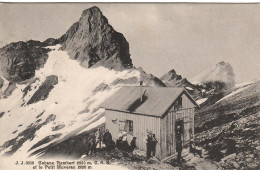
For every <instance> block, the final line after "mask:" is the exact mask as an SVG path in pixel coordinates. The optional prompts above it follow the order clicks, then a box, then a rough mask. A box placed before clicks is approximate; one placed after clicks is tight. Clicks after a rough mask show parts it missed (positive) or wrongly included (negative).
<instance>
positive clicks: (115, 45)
mask: <svg viewBox="0 0 260 170" xmlns="http://www.w3.org/2000/svg"><path fill="white" fill-rule="evenodd" d="M59 42H60V43H61V44H62V50H65V51H67V52H68V54H69V55H70V57H71V58H72V59H76V60H77V61H79V62H80V64H81V65H82V66H84V67H86V68H89V67H92V66H93V65H97V66H99V65H102V66H105V67H108V68H112V69H121V68H132V65H133V64H132V60H131V58H130V54H129V44H128V42H127V41H126V39H125V37H124V36H123V34H121V33H119V32H117V31H115V30H114V29H113V27H112V26H111V25H109V23H108V20H107V18H106V17H105V16H103V14H102V12H101V11H100V9H99V8H97V7H92V8H89V9H86V10H85V11H83V13H82V15H81V17H80V19H79V21H78V22H76V23H74V24H73V25H72V26H71V27H70V29H69V30H68V31H67V32H66V33H65V34H64V35H63V36H62V37H61V38H60V39H59Z"/></svg>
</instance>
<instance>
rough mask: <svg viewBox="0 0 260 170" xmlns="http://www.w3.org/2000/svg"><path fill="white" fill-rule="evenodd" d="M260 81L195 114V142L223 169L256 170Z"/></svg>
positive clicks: (257, 160) (258, 161) (258, 162)
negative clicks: (240, 169) (241, 169)
mask: <svg viewBox="0 0 260 170" xmlns="http://www.w3.org/2000/svg"><path fill="white" fill-rule="evenodd" d="M259 118H260V81H258V82H255V83H252V84H250V85H248V86H246V87H241V88H240V89H237V90H236V91H235V92H232V93H230V95H227V96H225V97H224V98H222V99H221V100H219V101H218V102H216V103H215V104H213V105H211V106H207V107H204V108H202V109H200V110H198V111H197V112H196V113H195V132H196V135H195V141H196V143H197V144H198V145H200V146H202V147H203V148H204V149H205V150H206V151H207V154H206V156H207V158H208V159H211V160H213V161H216V164H218V165H219V166H221V167H222V168H224V169H238V168H245V169H259V167H260V160H259V156H258V155H259V153H260V150H259V131H260V129H259V124H260V122H259V120H260V119H259Z"/></svg>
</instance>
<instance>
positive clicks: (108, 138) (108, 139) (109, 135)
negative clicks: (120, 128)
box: [103, 129, 112, 147]
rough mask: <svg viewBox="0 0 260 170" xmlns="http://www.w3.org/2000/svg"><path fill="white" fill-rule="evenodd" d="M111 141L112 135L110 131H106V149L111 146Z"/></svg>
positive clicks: (104, 141)
mask: <svg viewBox="0 0 260 170" xmlns="http://www.w3.org/2000/svg"><path fill="white" fill-rule="evenodd" d="M111 141H112V135H111V133H110V132H109V130H108V129H106V132H105V134H104V137H103V143H104V144H105V145H106V147H108V146H109V145H110V143H111Z"/></svg>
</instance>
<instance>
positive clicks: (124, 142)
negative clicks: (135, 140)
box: [121, 135, 129, 151]
mask: <svg viewBox="0 0 260 170" xmlns="http://www.w3.org/2000/svg"><path fill="white" fill-rule="evenodd" d="M121 150H123V151H129V145H128V141H127V135H123V138H122V144H121Z"/></svg>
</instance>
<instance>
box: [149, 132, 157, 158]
mask: <svg viewBox="0 0 260 170" xmlns="http://www.w3.org/2000/svg"><path fill="white" fill-rule="evenodd" d="M157 143H158V141H157V139H156V138H155V134H153V135H152V141H151V152H152V154H151V156H155V150H156V144H157Z"/></svg>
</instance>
